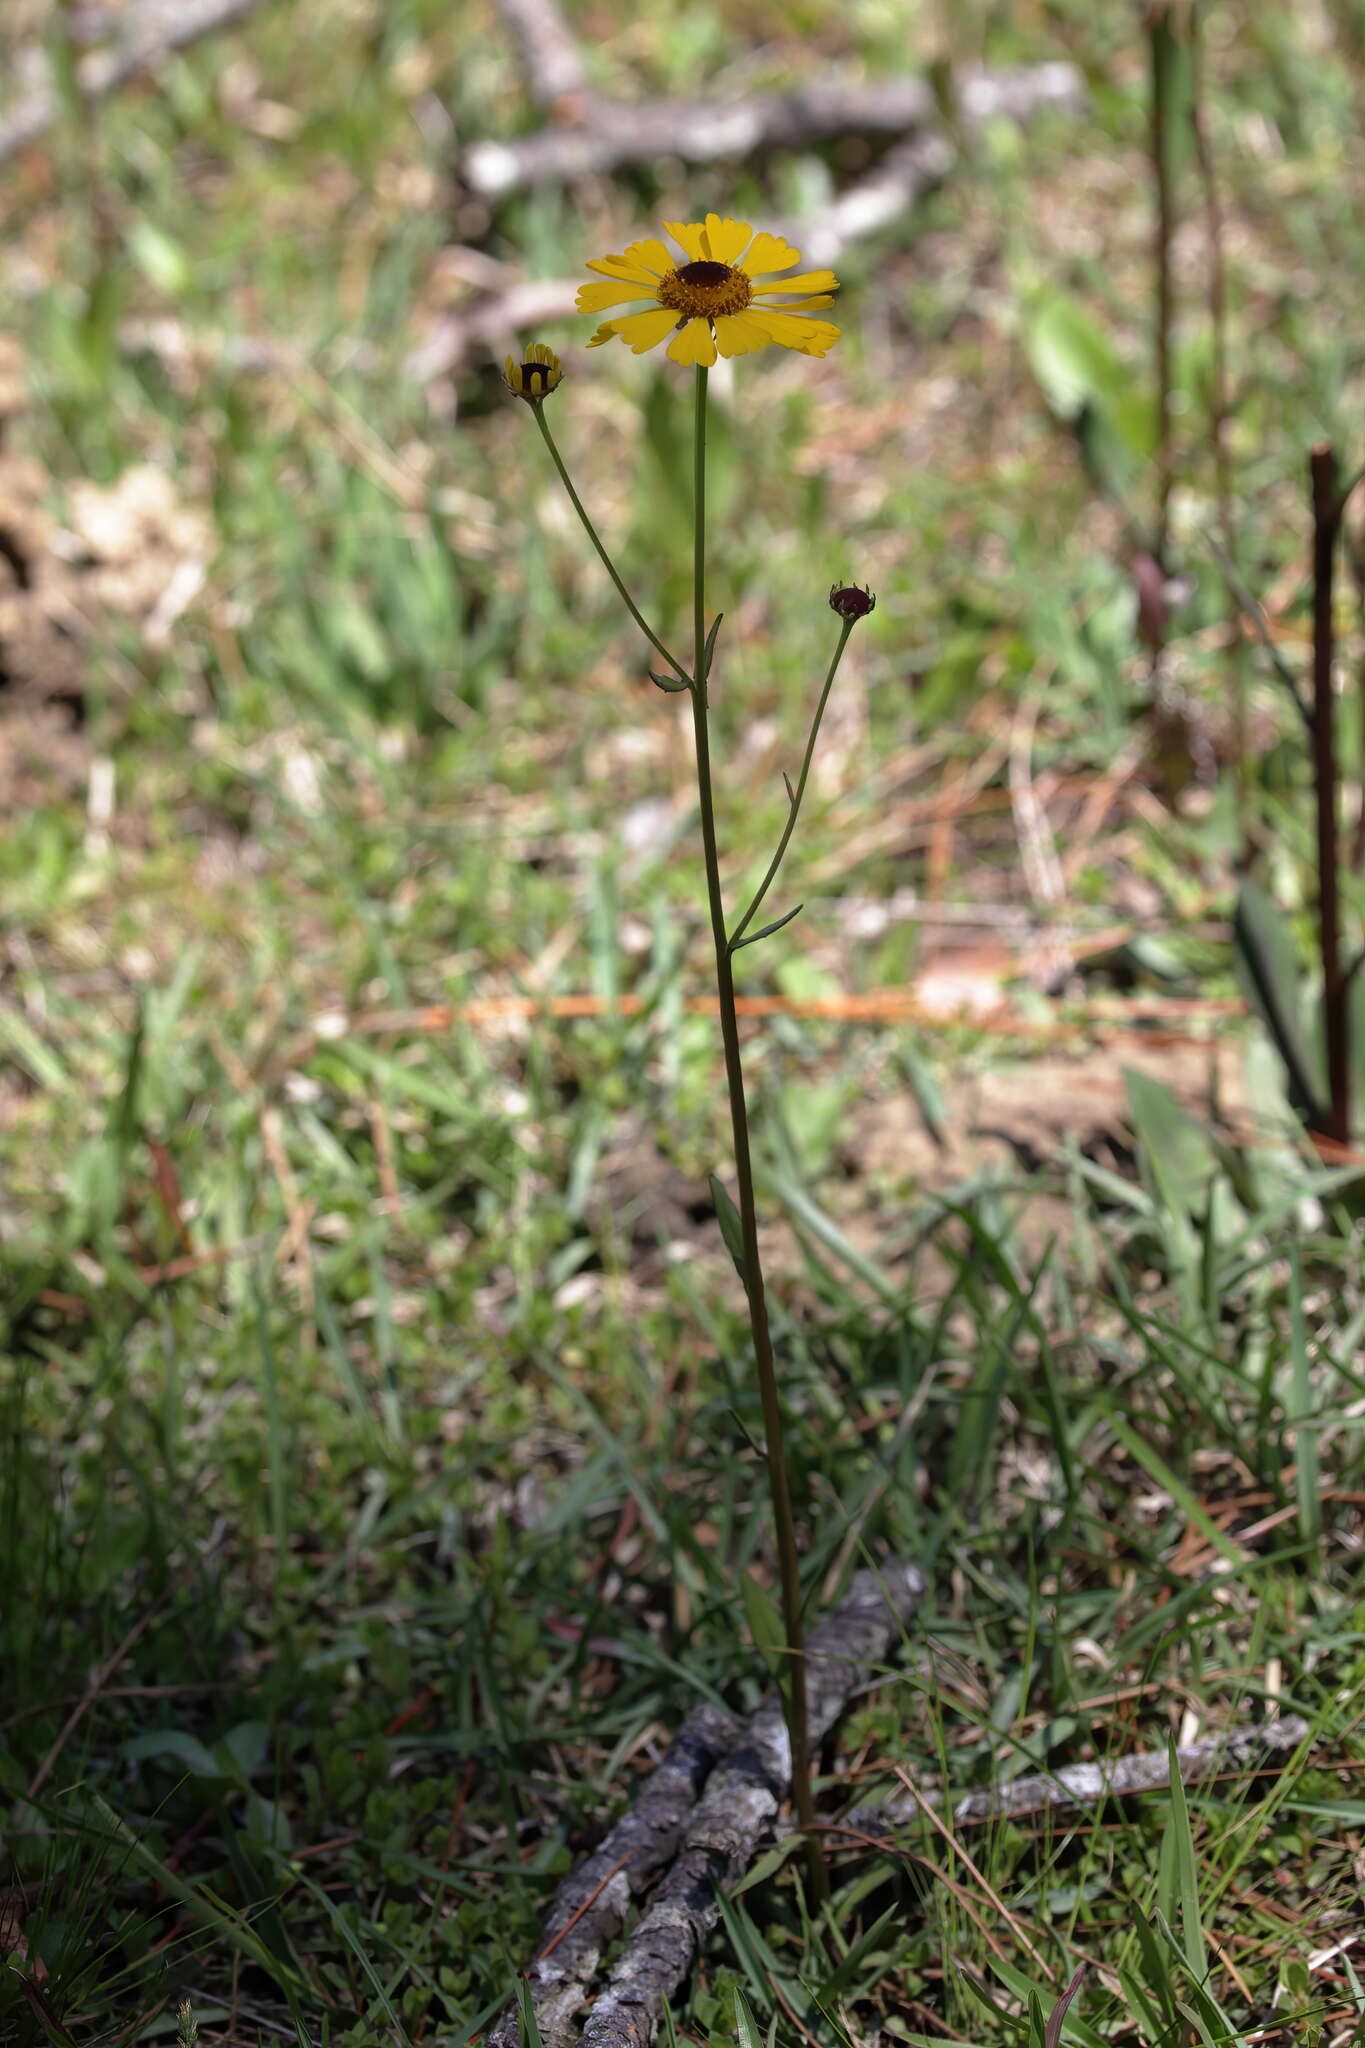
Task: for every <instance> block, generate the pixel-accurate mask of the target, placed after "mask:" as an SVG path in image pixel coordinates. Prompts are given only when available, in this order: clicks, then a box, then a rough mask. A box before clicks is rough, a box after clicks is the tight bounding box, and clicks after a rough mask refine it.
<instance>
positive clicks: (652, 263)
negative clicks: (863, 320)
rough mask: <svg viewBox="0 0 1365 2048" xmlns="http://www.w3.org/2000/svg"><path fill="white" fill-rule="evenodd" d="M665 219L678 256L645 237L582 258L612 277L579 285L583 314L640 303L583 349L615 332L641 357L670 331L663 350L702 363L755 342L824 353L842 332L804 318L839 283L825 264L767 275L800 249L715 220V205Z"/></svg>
mask: <svg viewBox="0 0 1365 2048" xmlns="http://www.w3.org/2000/svg"><path fill="white" fill-rule="evenodd" d="M664 226H665V228H666V229H667V230H668V232H669V234H670V235H671V236H672V237H673V240H674V241H675V242H676V243H677V245H678V247H679V248H680V249H681V250H682V252H683V258H682V260H681V261H679V259H678V258H677V257H676V256H674V254H673V252H672V251H671V250H670V249H669V247H668V245H667V244H666V243H665V242H661V241H658V240H657V239H655V238H650V239H649V240H647V241H643V242H632V243H631V244H630V246H629V248H628V249H627V250H626V252H625V254H624V255H623V256H603V257H600V258H597V259H595V260H594V261H592V262H590V263H589V264H588V268H589V270H597V271H600V272H601V273H602V275H603V277H605V278H607V279H608V280H609V282H608V283H606V284H585V285H580V286H579V290H578V310H579V312H580V313H600V312H602V311H603V310H604V309H605V308H606V307H608V306H623V305H628V304H630V303H631V302H632V301H633V302H634V303H635V304H636V306H637V307H640V306H641V305H642V306H643V310H639V311H636V312H633V313H625V314H622V315H619V316H618V317H617V318H615V319H613V320H608V321H605V322H604V323H603V325H602V326H601V327H599V328H598V330H597V332H596V334H594V336H593V338H592V340H591V341H590V342H589V343H588V347H589V348H598V347H600V346H601V344H602V343H603V342H604V341H610V340H611V338H612V336H613V335H615V337H616V339H617V340H618V341H623V342H624V343H625V344H626V347H627V348H631V349H634V351H635V353H636V355H637V356H638V355H642V354H643V353H644V351H645V350H646V349H647V348H656V347H657V346H658V344H659V343H660V342H661V341H663V340H664V339H665V338H666V337H667V336H668V335H672V337H673V339H672V340H671V341H670V342H669V344H668V353H669V355H670V356H671V357H672V358H673V361H674V362H675V363H700V364H703V365H705V366H707V367H709V366H710V365H711V364H712V363H714V361H715V360H716V355H717V352H719V353H720V354H721V355H723V356H743V355H748V354H749V353H750V351H751V350H753V349H758V348H794V349H798V350H799V351H800V352H801V354H802V355H804V356H822V355H824V353H825V351H826V350H827V349H828V348H830V347H832V346H833V344H834V343H835V342H836V341H837V340H838V339H839V330H838V328H837V327H834V326H832V325H831V324H830V322H829V321H828V320H807V319H805V318H804V317H803V316H804V315H805V314H807V313H809V312H810V311H811V310H812V309H813V308H814V307H816V306H828V305H830V304H832V302H833V295H834V293H835V292H836V291H837V290H838V289H839V281H838V279H837V278H836V277H835V275H834V272H833V271H832V270H809V271H806V272H805V273H804V275H802V276H799V277H784V278H781V279H780V280H779V281H777V282H775V283H765V282H764V280H765V279H772V278H776V276H777V273H778V272H779V271H783V270H790V269H791V267H792V265H793V264H794V263H800V261H801V251H800V250H799V249H793V248H792V246H791V244H790V243H789V242H784V241H783V240H782V238H781V236H780V235H756V234H755V233H754V231H753V229H752V228H751V227H750V226H749V224H748V222H747V221H742V220H722V219H721V217H720V215H719V214H716V213H708V214H707V216H706V219H705V220H704V221H681V220H676V221H675V220H666V221H665V222H664Z"/></svg>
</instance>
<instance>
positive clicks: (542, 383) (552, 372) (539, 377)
mask: <svg viewBox="0 0 1365 2048" xmlns="http://www.w3.org/2000/svg"><path fill="white" fill-rule="evenodd" d="M563 376H564V370H563V366H562V364H561V363H560V360H559V357H558V356H557V355H556V354H555V352H554V350H553V349H552V348H546V346H545V344H544V342H543V341H533V342H532V343H531V346H530V347H529V348H528V349H527V351H526V360H525V362H523V363H519V362H518V361H517V359H516V357H515V356H508V357H507V358H506V360H505V361H504V363H503V366H502V381H503V383H504V384H505V385H506V386H507V388H508V390H509V391H511V392H514V393H515V394H516V396H517V397H518V398H524V399H525V400H526V403H527V404H528V405H541V404H543V402H544V401H545V399H546V398H548V397H549V395H550V393H551V392H552V391H553V390H554V388H555V386H556V385H557V384H559V383H560V382H561V381H562V379H563Z"/></svg>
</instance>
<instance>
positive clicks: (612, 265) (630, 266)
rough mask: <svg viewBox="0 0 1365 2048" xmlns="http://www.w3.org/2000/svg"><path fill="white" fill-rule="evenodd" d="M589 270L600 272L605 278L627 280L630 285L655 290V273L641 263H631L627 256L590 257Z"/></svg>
mask: <svg viewBox="0 0 1365 2048" xmlns="http://www.w3.org/2000/svg"><path fill="white" fill-rule="evenodd" d="M588 268H589V270H600V271H601V273H602V275H603V277H615V278H622V279H625V280H626V281H627V282H628V283H630V284H645V285H648V286H649V289H650V290H651V291H653V289H654V273H653V271H652V270H646V269H644V267H643V266H642V265H641V264H639V263H631V262H630V261H629V260H628V258H626V257H625V256H590V257H589V258H588Z"/></svg>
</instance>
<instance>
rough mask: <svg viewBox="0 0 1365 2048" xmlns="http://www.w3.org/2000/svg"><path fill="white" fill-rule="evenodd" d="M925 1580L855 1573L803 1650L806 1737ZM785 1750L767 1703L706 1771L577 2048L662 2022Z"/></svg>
mask: <svg viewBox="0 0 1365 2048" xmlns="http://www.w3.org/2000/svg"><path fill="white" fill-rule="evenodd" d="M922 1590H923V1581H922V1580H921V1578H920V1575H919V1573H918V1572H917V1571H915V1570H914V1569H913V1568H912V1567H910V1566H908V1565H904V1564H893V1565H888V1566H887V1568H886V1570H885V1571H884V1572H867V1571H864V1572H859V1573H858V1574H857V1575H856V1577H855V1578H854V1581H853V1586H852V1589H851V1591H850V1592H849V1595H848V1597H847V1599H846V1600H844V1601H843V1602H842V1604H841V1605H840V1606H839V1607H837V1608H836V1609H835V1611H834V1612H833V1614H831V1615H829V1616H828V1617H827V1618H826V1620H824V1621H823V1622H821V1623H820V1625H819V1627H818V1628H816V1629H814V1630H813V1631H812V1633H811V1635H810V1636H809V1638H808V1639H807V1642H806V1701H807V1709H808V1712H809V1715H810V1730H811V1739H812V1741H813V1742H820V1741H822V1740H823V1738H824V1737H825V1736H826V1735H827V1734H828V1733H829V1731H830V1729H831V1728H832V1727H833V1726H834V1723H835V1721H836V1720H837V1719H838V1717H839V1715H840V1713H841V1712H842V1711H843V1709H844V1707H845V1706H846V1705H847V1703H848V1701H849V1699H850V1698H851V1697H852V1695H853V1694H854V1693H855V1692H856V1691H857V1690H858V1689H859V1688H860V1687H861V1686H863V1685H865V1684H867V1683H868V1682H869V1681H870V1680H871V1679H872V1678H874V1677H875V1676H876V1673H877V1669H878V1667H879V1666H880V1664H881V1663H882V1660H883V1659H884V1658H885V1656H886V1653H887V1650H888V1648H889V1647H890V1645H891V1643H892V1642H893V1641H894V1640H895V1638H896V1637H897V1635H898V1634H899V1633H900V1631H901V1629H902V1628H903V1626H904V1625H905V1623H906V1622H907V1621H908V1620H909V1618H910V1616H911V1614H912V1613H913V1612H914V1609H915V1606H916V1604H917V1602H918V1600H919V1596H920V1593H921V1592H922ZM790 1778H791V1750H790V1746H789V1744H788V1740H787V1729H786V1723H785V1721H784V1720H783V1716H782V1706H781V1702H780V1700H779V1699H778V1698H777V1696H776V1694H770V1695H769V1697H768V1698H767V1699H766V1700H765V1701H764V1702H763V1705H762V1706H761V1707H759V1709H758V1710H757V1712H756V1713H754V1714H753V1715H751V1717H750V1719H749V1721H748V1723H747V1724H746V1727H745V1732H744V1737H743V1740H742V1742H741V1745H740V1747H739V1748H738V1749H736V1750H735V1751H734V1752H733V1753H732V1754H731V1755H730V1757H729V1758H728V1759H727V1760H726V1761H725V1762H724V1763H722V1764H720V1765H718V1766H717V1768H716V1770H715V1771H714V1772H713V1773H712V1776H711V1779H710V1782H709V1783H708V1785H707V1787H706V1790H705V1792H704V1793H703V1795H702V1797H701V1799H700V1800H699V1802H698V1804H697V1807H696V1810H695V1812H694V1814H693V1817H692V1820H691V1823H690V1825H689V1827H688V1829H687V1833H686V1837H685V1839H684V1841H683V1845H682V1848H681V1850H680V1851H679V1853H678V1856H677V1859H676V1861H675V1862H674V1864H673V1866H672V1868H671V1869H670V1870H669V1871H668V1873H667V1875H666V1876H665V1877H664V1878H663V1880H662V1882H661V1883H660V1885H659V1888H658V1890H657V1891H656V1892H655V1894H654V1897H653V1899H652V1900H651V1901H650V1904H649V1906H648V1907H647V1909H646V1910H645V1912H644V1914H643V1915H642V1916H641V1919H640V1922H639V1924H638V1926H637V1927H636V1929H635V1932H634V1933H633V1934H632V1935H631V1936H630V1937H629V1939H628V1940H627V1942H626V1945H625V1948H624V1949H623V1950H622V1953H621V1957H620V1960H619V1961H618V1963H617V1965H616V1967H615V1969H614V1970H613V1971H612V1973H611V1976H610V1978H609V1979H608V1981H607V1986H606V1989H605V1990H604V1991H603V1993H602V1995H601V1996H600V1997H599V1999H598V2000H597V2002H596V2004H595V2005H594V2006H593V2008H592V2010H591V2012H590V2013H589V2014H588V2017H587V2020H586V2022H585V2024H584V2028H583V2033H582V2037H581V2041H582V2048H649V2044H650V2043H651V2042H652V2041H653V2039H654V2032H655V2028H656V2027H657V2026H658V2023H659V2015H660V2013H661V2012H662V2011H663V2008H664V2005H665V2003H666V2001H667V2000H668V1999H669V1998H671V1997H672V1995H673V1993H674V1992H675V1991H676V1990H677V1989H678V1987H679V1986H680V1985H681V1984H682V1982H683V1981H684V1979H685V1978H686V1976H687V1974H688V1972H689V1970H690V1969H691V1967H692V1964H693V1961H694V1960H695V1958H696V1956H697V1953H698V1951H699V1949H700V1948H701V1945H702V1943H703V1941H704V1940H705V1938H706V1936H707V1935H708V1934H709V1932H710V1931H711V1929H712V1928H713V1927H714V1926H715V1924H716V1921H717V1919H718V1918H719V1914H720V1907H719V1902H718V1900H717V1897H716V1888H717V1886H718V1885H727V1884H732V1883H733V1882H734V1881H735V1879H736V1878H738V1877H739V1876H740V1875H741V1874H742V1873H743V1872H744V1871H745V1870H746V1869H747V1868H748V1866H749V1864H750V1863H751V1862H752V1860H753V1858H754V1855H755V1854H756V1852H757V1850H758V1848H759V1846H760V1845H761V1843H762V1841H763V1838H764V1836H765V1835H766V1834H767V1832H768V1830H769V1829H770V1827H771V1825H772V1822H773V1820H774V1818H775V1817H776V1814H777V1810H778V1807H779V1806H780V1804H781V1802H782V1800H783V1798H784V1797H785V1796H786V1793H787V1790H788V1786H789V1783H790Z"/></svg>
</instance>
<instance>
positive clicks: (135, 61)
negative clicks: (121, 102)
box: [0, 0, 261, 163]
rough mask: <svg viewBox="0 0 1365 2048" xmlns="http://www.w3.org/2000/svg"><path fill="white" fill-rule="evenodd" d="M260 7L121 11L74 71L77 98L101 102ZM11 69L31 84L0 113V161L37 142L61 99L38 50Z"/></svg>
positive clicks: (253, 2) (238, 1)
mask: <svg viewBox="0 0 1365 2048" xmlns="http://www.w3.org/2000/svg"><path fill="white" fill-rule="evenodd" d="M260 4H261V0H142V4H141V5H140V6H133V7H127V8H124V9H123V11H122V12H121V13H119V14H117V15H112V16H109V17H107V19H108V21H109V24H110V27H111V28H112V30H113V34H112V36H111V39H110V41H109V43H108V44H107V46H105V47H103V48H101V49H96V50H91V51H89V52H88V54H87V55H86V56H84V57H82V59H81V60H80V63H79V64H78V65H77V67H76V85H77V88H78V90H79V92H80V94H81V97H82V98H83V99H85V100H98V99H103V98H104V97H105V96H106V95H107V94H108V93H111V92H114V91H116V90H117V88H118V87H119V86H121V85H125V84H126V83H127V81H128V80H129V79H130V78H134V77H136V75H137V73H138V72H139V71H146V70H147V69H149V67H150V66H151V65H153V64H155V63H156V62H157V61H158V60H159V59H160V58H162V57H168V56H170V55H171V53H172V52H173V51H175V50H183V49H184V48H185V46H186V45H187V44H188V43H195V42H198V41H199V39H200V37H201V36H207V35H213V34H214V33H216V31H217V30H219V29H224V28H231V27H232V26H233V25H234V24H235V23H237V22H239V21H242V20H244V19H245V18H246V16H247V15H248V14H250V13H251V12H252V11H253V10H254V9H255V8H256V7H258V6H259V5H260ZM13 70H14V74H15V76H17V77H20V78H27V79H28V80H29V81H30V83H29V85H28V89H27V90H26V91H24V92H22V93H21V95H20V97H19V102H18V105H17V106H14V107H11V108H9V109H8V110H7V111H6V112H5V113H3V114H0V163H4V162H5V161H6V159H7V158H9V157H12V156H17V155H18V153H19V151H20V150H21V149H27V148H28V147H29V145H30V144H31V143H34V142H36V141H37V140H38V138H39V137H40V136H41V135H42V134H44V133H45V131H46V130H47V129H48V128H50V127H51V126H52V124H53V122H54V121H55V120H56V119H57V117H58V114H59V113H60V111H61V95H60V94H59V93H58V91H57V88H56V87H55V86H54V84H53V82H52V74H51V66H50V64H49V63H48V60H47V57H46V55H45V54H44V53H43V52H42V51H39V50H26V51H22V52H21V53H20V55H19V56H18V57H17V58H16V59H15V62H14V66H13Z"/></svg>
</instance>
